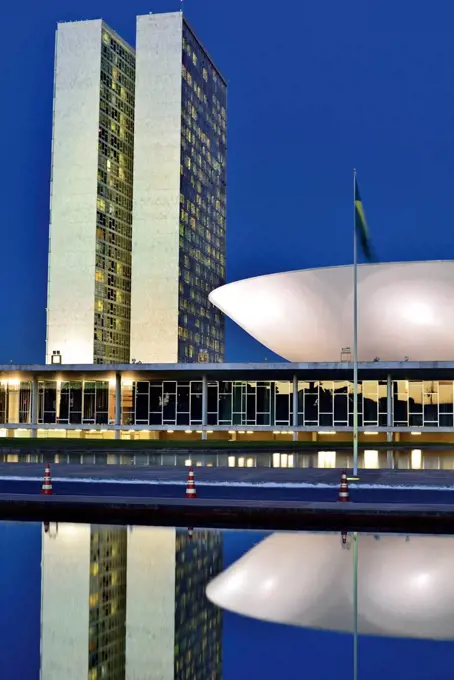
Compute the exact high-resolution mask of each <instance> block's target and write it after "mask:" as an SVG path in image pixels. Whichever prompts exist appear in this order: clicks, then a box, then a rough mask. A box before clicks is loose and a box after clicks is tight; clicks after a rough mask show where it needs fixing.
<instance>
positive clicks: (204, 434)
mask: <svg viewBox="0 0 454 680" xmlns="http://www.w3.org/2000/svg"><path fill="white" fill-rule="evenodd" d="M207 413H208V382H207V377H206V375H204V376H203V377H202V439H206V438H207V431H206V427H207V420H208V417H207Z"/></svg>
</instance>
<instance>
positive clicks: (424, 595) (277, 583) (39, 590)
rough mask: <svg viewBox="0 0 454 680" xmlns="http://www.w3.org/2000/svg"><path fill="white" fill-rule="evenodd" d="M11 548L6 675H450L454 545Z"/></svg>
mask: <svg viewBox="0 0 454 680" xmlns="http://www.w3.org/2000/svg"><path fill="white" fill-rule="evenodd" d="M0 541H1V545H2V560H1V562H0V565H1V566H0V574H1V583H2V589H1V591H0V626H1V635H0V668H1V670H2V672H1V677H2V678H5V679H7V680H16V679H17V680H28V679H30V680H32V679H35V678H41V679H42V680H57V679H58V680H63V679H65V680H81V679H83V678H88V679H89V680H98V679H100V678H104V679H107V680H171V679H178V680H183V679H184V680H220V679H221V678H222V679H223V680H243V679H244V680H246V678H247V679H248V680H254V679H255V678H261V679H268V678H269V679H270V680H271V679H273V680H274V679H279V680H287V679H288V680H291V679H293V678H311V679H319V680H324V679H325V678H326V680H328V679H329V680H332V678H333V677H335V678H337V679H339V680H343V679H345V680H347V679H353V678H355V677H357V678H364V679H366V678H367V680H374V679H375V678H376V679H377V680H378V678H380V680H382V679H383V677H384V676H386V679H387V680H392V679H394V678H395V679H396V680H397V679H398V680H415V679H416V680H418V679H421V680H428V679H429V678H430V679H431V680H439V679H442V678H443V679H444V678H446V679H447V678H451V677H452V670H451V666H452V655H453V652H454V579H453V578H452V574H453V566H454V537H450V536H437V537H431V536H424V537H423V536H417V535H410V536H401V535H390V534H387V535H378V534H375V535H372V534H358V535H357V534H348V535H339V534H334V533H328V532H327V533H284V532H282V533H270V532H250V531H215V530H205V529H197V528H194V529H192V528H190V529H188V528H159V527H118V526H100V525H83V524H54V523H51V524H44V525H43V524H38V523H29V524H27V523H6V522H5V523H0ZM207 590H208V597H207V595H206V593H207ZM218 605H221V606H220V607H219V606H218Z"/></svg>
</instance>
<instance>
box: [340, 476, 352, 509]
mask: <svg viewBox="0 0 454 680" xmlns="http://www.w3.org/2000/svg"><path fill="white" fill-rule="evenodd" d="M338 500H339V501H340V502H341V503H347V502H348V501H349V500H350V495H349V493H348V480H347V473H346V472H345V471H344V472H343V473H342V474H341V479H340V486H339V498H338Z"/></svg>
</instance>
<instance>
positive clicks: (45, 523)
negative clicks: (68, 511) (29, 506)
mask: <svg viewBox="0 0 454 680" xmlns="http://www.w3.org/2000/svg"><path fill="white" fill-rule="evenodd" d="M43 524H44V531H45V533H46V534H48V533H49V529H50V525H49V522H43Z"/></svg>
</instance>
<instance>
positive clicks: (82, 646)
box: [41, 524, 127, 680]
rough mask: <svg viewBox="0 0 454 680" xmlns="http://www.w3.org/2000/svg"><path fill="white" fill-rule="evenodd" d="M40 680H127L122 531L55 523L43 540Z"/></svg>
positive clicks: (110, 528)
mask: <svg viewBox="0 0 454 680" xmlns="http://www.w3.org/2000/svg"><path fill="white" fill-rule="evenodd" d="M43 538H44V540H43V552H42V609H41V678H42V679H43V680H44V679H45V680H54V679H55V680H57V679H58V680H60V679H61V678H65V680H73V679H74V680H80V678H87V677H88V679H89V680H97V679H98V678H109V680H124V678H125V647H126V643H125V638H126V565H127V532H126V529H125V528H117V527H99V526H93V527H90V526H88V525H73V524H61V525H59V532H58V536H57V538H56V540H49V536H45V537H43Z"/></svg>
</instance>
